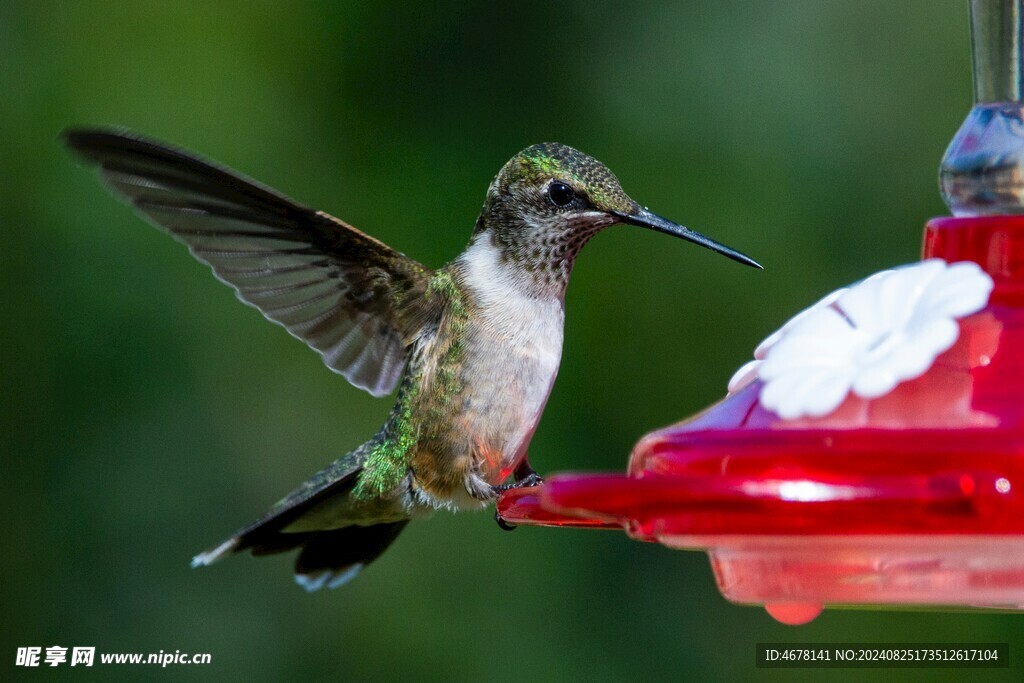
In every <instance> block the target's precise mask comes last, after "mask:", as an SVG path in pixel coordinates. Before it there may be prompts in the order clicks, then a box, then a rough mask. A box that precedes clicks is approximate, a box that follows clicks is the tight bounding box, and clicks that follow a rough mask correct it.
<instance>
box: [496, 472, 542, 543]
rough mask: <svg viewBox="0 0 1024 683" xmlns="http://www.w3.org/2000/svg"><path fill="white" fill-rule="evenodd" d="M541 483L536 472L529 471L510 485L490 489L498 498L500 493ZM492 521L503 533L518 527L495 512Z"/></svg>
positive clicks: (540, 478)
mask: <svg viewBox="0 0 1024 683" xmlns="http://www.w3.org/2000/svg"><path fill="white" fill-rule="evenodd" d="M543 483H544V478H543V477H541V476H540V475H539V474H537V473H536V472H534V471H533V470H530V472H529V473H528V474H527V475H526V476H525V477H523V478H522V479H519V480H517V481H514V482H512V483H511V484H501V485H499V486H494V487H492V490H493V491H494V495H495V496H498V495H500V494H502V493H505V492H506V491H511V490H512V489H525V488H529V487H531V486H540V485H541V484H543ZM494 521H495V522H497V523H498V526H499V527H500V528H501V529H502V530H503V531H515V530H516V528H517V526H518V525H516V524H512V523H511V522H509V521H507V520H506V519H505V518H504V517H502V516H501V513H500V512H498V511H497V510H495V511H494Z"/></svg>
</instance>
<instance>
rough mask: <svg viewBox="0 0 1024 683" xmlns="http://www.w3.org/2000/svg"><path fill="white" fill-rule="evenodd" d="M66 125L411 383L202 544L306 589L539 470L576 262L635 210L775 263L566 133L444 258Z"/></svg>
mask: <svg viewBox="0 0 1024 683" xmlns="http://www.w3.org/2000/svg"><path fill="white" fill-rule="evenodd" d="M62 137H63V140H64V142H65V143H66V145H67V146H68V147H69V148H70V149H71V150H72V151H73V152H74V153H76V154H77V155H78V156H79V157H80V158H82V159H84V160H85V161H86V162H88V163H90V164H92V165H95V166H98V168H99V175H100V176H101V179H102V180H103V181H104V182H105V184H106V185H107V187H108V188H109V189H110V191H111V192H112V193H113V194H114V195H115V196H117V197H118V198H120V199H121V200H122V201H124V202H126V203H128V204H129V205H131V206H132V207H133V208H134V209H135V211H136V212H137V213H138V214H140V215H141V216H142V217H143V218H145V219H147V220H148V221H149V222H150V223H152V224H153V225H155V226H156V227H157V228H159V229H161V230H163V231H164V232H167V233H169V234H170V235H171V236H172V237H174V238H175V239H177V240H178V241H180V242H183V243H184V244H185V245H186V246H187V247H188V249H189V251H190V252H191V253H192V255H193V256H194V257H195V258H196V259H198V260H199V261H201V262H203V263H205V264H207V265H208V266H209V267H210V268H211V269H212V270H213V273H214V275H215V276H216V277H217V279H219V280H220V281H221V282H224V283H225V284H227V285H228V286H230V287H231V288H233V289H234V290H235V293H236V295H237V296H238V298H239V299H240V300H241V301H243V302H244V303H246V304H248V305H250V306H253V307H255V308H257V309H258V310H259V311H260V312H261V313H262V314H263V315H264V316H265V317H266V318H267V319H269V320H271V321H273V322H275V323H277V324H278V325H281V326H283V327H284V328H285V329H286V330H287V331H288V332H289V333H290V334H291V335H292V336H294V337H296V338H298V339H300V340H302V341H303V342H305V343H306V344H307V345H308V346H309V347H310V348H312V349H313V350H314V351H316V352H317V353H319V354H320V356H321V357H322V358H323V362H324V364H325V365H327V367H328V368H330V369H331V370H333V371H334V372H336V373H339V374H341V375H342V376H344V377H345V378H346V379H347V380H348V381H349V382H351V383H352V384H353V385H355V386H356V387H359V388H361V389H364V390H366V391H368V392H369V393H370V394H372V395H373V396H377V397H380V396H385V395H387V394H390V393H392V392H393V391H395V389H396V388H397V393H396V400H395V404H394V408H392V410H391V411H390V413H389V415H388V417H387V420H386V421H385V423H384V425H383V426H382V427H381V428H380V430H379V431H377V433H376V434H375V435H374V436H373V437H372V438H370V439H369V440H368V441H367V442H366V443H364V444H362V445H361V446H359V447H358V448H356V449H355V450H353V451H351V452H350V453H347V454H346V455H343V456H341V457H340V458H338V459H337V460H335V461H334V462H332V463H331V464H329V465H327V466H326V467H325V468H324V469H322V470H320V471H319V472H317V473H316V474H314V475H313V476H312V477H310V478H309V480H308V481H306V482H305V483H303V484H302V485H301V486H299V487H298V488H297V489H295V490H294V491H292V492H291V493H289V494H288V495H287V496H285V497H284V498H282V499H281V500H280V501H279V502H278V503H276V504H275V505H273V506H272V507H270V509H269V511H268V512H267V513H266V514H265V515H263V516H262V517H260V518H259V519H257V520H256V521H255V522H253V523H252V524H250V525H248V526H246V527H243V528H242V529H241V530H240V531H238V532H237V533H235V534H234V535H233V536H231V537H230V538H228V539H227V540H225V541H224V542H222V543H220V544H218V545H216V546H214V547H212V548H211V549H210V550H207V551H206V552H203V553H200V554H199V555H196V556H195V558H194V559H193V561H192V565H193V566H194V567H199V566H206V565H210V564H213V563H214V562H217V561H218V560H221V559H223V558H224V557H227V556H229V555H232V554H236V553H241V552H244V551H249V552H251V553H252V554H253V555H255V556H260V555H268V554H273V553H282V552H288V551H293V550H298V555H297V559H296V562H295V580H296V581H297V583H298V584H299V585H300V586H302V587H304V588H305V589H307V590H309V591H315V590H318V589H320V588H323V587H329V588H335V587H337V586H340V585H342V584H344V583H346V582H348V581H349V580H350V579H352V578H353V577H355V576H356V575H357V574H358V573H359V572H360V571H361V570H362V569H363V568H365V567H366V566H367V565H369V564H370V563H371V562H373V561H374V560H375V559H377V557H379V556H380V555H381V553H383V552H384V550H385V549H387V547H388V546H389V545H390V544H391V543H392V542H393V541H394V540H395V539H396V537H397V536H398V535H399V534H400V533H401V531H402V530H403V529H404V528H405V526H406V525H407V524H408V522H409V521H410V520H411V519H413V518H415V517H420V516H424V515H426V514H429V513H430V512H432V511H434V510H436V509H449V510H464V509H479V508H482V507H485V506H486V505H487V504H488V503H489V502H491V501H493V500H494V499H495V498H496V496H497V495H498V494H500V493H501V492H502V491H504V490H507V489H509V488H514V487H521V486H533V485H537V484H539V483H541V482H542V480H541V478H540V477H539V476H538V475H537V473H536V472H535V471H534V470H533V468H532V467H531V466H530V462H529V459H528V457H527V447H528V445H529V443H530V440H531V439H532V437H533V433H534V430H535V429H536V426H537V422H538V421H539V419H540V416H541V414H542V412H543V411H544V407H545V404H546V403H547V400H548V395H549V393H550V392H551V388H552V385H553V383H554V381H555V375H556V374H557V372H558V366H559V362H560V360H561V354H562V337H563V325H564V320H565V291H566V286H567V285H568V282H569V276H570V274H571V272H572V268H573V264H574V262H575V260H576V256H577V254H578V253H579V251H580V249H581V248H582V247H583V246H584V245H585V244H586V243H587V241H588V240H590V238H592V237H593V236H594V235H595V234H597V233H598V232H600V231H601V230H603V229H604V228H607V227H609V226H611V225H615V224H626V225H633V226H640V227H643V228H649V229H652V230H656V231H659V232H662V233H667V234H669V235H673V236H675V237H680V238H682V239H684V240H688V241H690V242H693V243H696V244H699V245H701V246H703V247H707V248H709V249H711V250H712V251H715V252H718V253H719V254H723V255H725V256H727V257H729V258H731V259H733V260H735V261H738V262H740V263H743V264H746V265H749V266H754V267H757V268H760V267H761V266H760V265H758V264H757V262H755V261H754V260H753V259H751V258H750V257H748V256H745V255H744V254H742V253H740V252H738V251H736V250H734V249H731V248H729V247H727V246H725V245H723V244H720V243H718V242H716V241H714V240H712V239H710V238H708V237H705V236H704V235H702V234H700V233H697V232H694V231H693V230H690V229H688V228H685V227H683V226H681V225H679V224H677V223H674V222H672V221H670V220H668V219H666V218H662V217H660V216H658V215H656V214H654V213H652V212H651V211H649V210H648V209H647V208H646V207H644V206H641V205H640V204H638V203H637V202H635V201H633V200H632V199H631V198H630V197H629V196H628V195H627V194H626V193H625V192H624V191H623V190H622V188H621V186H620V184H619V181H618V179H616V177H615V175H613V174H612V172H611V171H610V170H608V168H607V167H605V166H604V165H603V164H602V163H600V162H599V161H597V160H595V159H593V158H592V157H589V156H587V155H586V154H583V153H582V152H579V151H577V150H575V149H573V148H572V147H568V146H566V145H562V144H558V143H542V144H537V145H533V146H531V147H527V148H526V149H524V150H523V151H521V152H519V153H518V154H516V155H515V156H513V157H512V158H511V159H510V160H509V161H508V162H507V163H506V164H505V165H504V166H503V167H502V168H501V170H500V171H499V172H498V174H497V176H495V178H494V179H493V181H492V182H491V184H490V186H489V187H488V189H487V194H486V198H485V200H484V203H483V208H482V209H481V211H480V215H479V217H478V218H477V221H476V225H475V227H474V229H473V232H472V236H471V238H470V241H469V244H468V246H467V247H466V248H465V250H464V251H463V252H462V253H461V254H459V255H458V256H457V257H456V258H455V259H454V260H452V261H451V262H449V263H448V264H447V265H445V266H443V267H441V268H438V269H436V270H432V269H430V268H427V267H426V266H424V265H422V264H420V263H418V262H417V261H415V260H413V259H411V258H409V257H407V256H405V255H404V254H401V253H399V252H398V251H396V250H394V249H392V248H391V247H389V246H387V245H386V244H384V243H382V242H380V241H378V240H376V239H374V238H373V237H371V236H369V235H367V234H365V233H363V232H360V231H359V230H357V229H356V228H354V227H352V226H351V225H349V224H348V223H346V222H344V221H342V220H340V219H338V218H335V217H334V216H331V215H330V214H327V213H324V212H323V211H317V210H315V209H312V208H310V207H307V206H304V205H303V204H300V203H298V202H296V201H294V200H292V199H290V198H288V197H286V196H285V195H283V194H281V193H279V192H277V191H275V190H273V189H271V188H269V187H267V186H266V185H263V184H260V183H258V182H256V181H254V180H252V179H250V178H247V177H245V176H243V175H241V174H239V173H236V172H235V171H232V170H230V169H228V168H226V167H224V166H220V165H217V164H214V163H211V162H208V161H206V160H204V159H202V158H200V157H198V156H195V155H193V154H191V153H188V152H185V151H183V150H180V149H177V148H175V147H172V146H169V145H166V144H163V143H161V142H157V141H154V140H150V139H147V138H144V137H141V136H138V135H135V134H132V133H127V132H122V131H116V130H107V129H85V128H82V129H70V130H67V131H65V132H64V133H63V136H62ZM510 476H511V477H512V482H511V483H504V482H506V480H508V478H509V477H510ZM499 522H500V518H499Z"/></svg>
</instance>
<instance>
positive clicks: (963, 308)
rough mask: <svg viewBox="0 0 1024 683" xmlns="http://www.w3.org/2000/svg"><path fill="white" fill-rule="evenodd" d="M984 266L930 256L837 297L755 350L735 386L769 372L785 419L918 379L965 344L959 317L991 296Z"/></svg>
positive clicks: (766, 377)
mask: <svg viewBox="0 0 1024 683" xmlns="http://www.w3.org/2000/svg"><path fill="white" fill-rule="evenodd" d="M992 286H993V283H992V278H990V277H989V276H988V275H987V274H986V273H984V272H983V271H982V270H981V268H979V267H978V265H977V264H976V263H972V262H969V261H964V262H960V263H954V264H947V263H946V262H945V261H943V260H941V259H929V260H927V261H922V262H920V263H915V264H912V265H908V266H903V267H901V268H895V269H893V270H885V271H882V272H880V273H876V274H875V275H872V276H871V277H869V278H867V279H865V280H862V281H861V282H859V283H857V284H855V285H852V286H851V287H848V288H846V289H840V290H837V291H835V292H833V293H832V294H829V295H828V296H826V297H825V298H824V299H822V300H821V301H819V302H818V303H816V304H815V305H814V306H811V307H810V308H808V309H807V310H805V311H803V312H802V313H800V314H798V315H797V316H795V317H794V318H793V319H792V320H790V321H789V322H788V323H786V324H785V325H784V326H783V327H782V329H780V330H779V331H778V332H776V333H774V334H772V335H771V336H769V337H768V338H767V339H765V340H764V341H763V342H761V344H760V345H759V346H758V347H757V350H755V351H754V358H755V360H753V361H751V362H750V363H747V364H746V365H744V366H743V367H741V368H740V369H739V370H738V371H737V372H736V374H735V375H733V377H732V379H731V380H730V382H729V391H730V393H733V392H736V391H739V390H740V389H742V388H743V387H744V386H746V385H747V384H749V383H750V382H752V381H753V380H754V379H760V380H761V381H762V382H763V383H764V385H763V387H762V389H761V396H760V401H761V404H762V405H763V406H764V407H765V408H767V409H769V410H771V411H773V412H775V413H776V414H778V415H779V417H781V418H783V419H787V420H789V419H795V418H799V417H821V416H823V415H828V414H829V413H831V412H832V411H833V410H835V409H836V408H838V407H839V405H840V404H841V403H842V402H843V401H844V400H845V399H846V397H847V396H848V395H849V394H850V392H851V391H852V392H853V393H854V394H856V395H857V396H860V397H861V398H866V399H872V398H879V397H881V396H884V395H886V394H888V393H889V392H890V391H892V390H893V389H894V388H895V387H896V386H897V385H898V384H899V383H900V382H905V381H907V380H911V379H915V378H917V377H920V376H921V375H923V374H924V373H925V372H926V371H927V370H928V368H930V367H931V365H932V363H933V362H934V361H935V358H936V357H938V355H939V354H941V353H942V352H944V351H946V350H947V349H949V348H950V347H951V346H953V344H954V343H956V340H957V337H958V336H959V334H960V326H959V325H958V324H957V322H956V320H957V319H958V318H962V317H964V316H966V315H970V314H971V313H975V312H977V311H979V310H981V309H982V308H984V306H985V304H986V303H988V298H989V295H990V294H991V292H992Z"/></svg>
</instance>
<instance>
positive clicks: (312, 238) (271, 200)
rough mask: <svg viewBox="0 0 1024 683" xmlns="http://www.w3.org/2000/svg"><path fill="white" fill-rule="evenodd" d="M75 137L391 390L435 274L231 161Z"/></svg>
mask: <svg viewBox="0 0 1024 683" xmlns="http://www.w3.org/2000/svg"><path fill="white" fill-rule="evenodd" d="M63 137H64V140H65V142H66V143H67V145H68V146H69V147H70V148H71V149H72V150H74V151H75V152H76V153H78V154H79V155H80V156H82V157H83V158H85V159H86V160H88V161H90V162H92V163H94V164H98V165H99V171H100V176H101V177H102V178H103V180H104V181H106V183H107V185H108V186H109V187H110V188H111V190H112V191H113V193H114V194H115V195H117V196H118V197H119V198H121V199H122V200H124V201H125V202H127V203H128V204H130V205H132V206H133V207H134V208H135V209H136V211H137V212H138V213H140V214H141V215H142V216H143V217H145V218H146V219H148V220H149V221H150V222H152V223H153V224H154V225H156V226H157V227H159V228H160V229H162V230H164V231H166V232H168V233H170V234H171V235H172V236H173V237H175V238H176V239H178V240H179V241H181V242H184V243H185V244H186V245H188V248H189V250H190V251H191V252H192V255H193V256H195V257H196V258H197V259H199V260H200V261H202V262H203V263H206V264H208V265H209V266H210V267H211V268H212V269H213V272H214V274H215V275H216V276H217V278H218V279H220V280H221V281H223V282H225V283H227V284H228V285H230V286H231V287H232V288H234V290H235V292H236V293H237V295H238V297H239V299H241V300H242V301H244V302H245V303H247V304H249V305H251V306H254V307H256V308H258V309H259V310H260V311H261V312H262V313H263V315H265V316H266V317H267V318H268V319H270V320H272V321H274V322H276V323H278V324H280V325H282V326H283V327H284V328H285V329H287V330H288V332H290V333H291V334H292V335H293V336H295V337H297V338H299V339H301V340H302V341H304V342H306V344H308V345H309V346H310V347H311V348H313V349H314V350H316V351H317V352H318V353H319V354H320V355H321V356H323V360H324V363H325V364H326V365H327V366H328V367H329V368H331V369H332V370H334V371H335V372H338V373H340V374H342V375H344V376H345V378H346V379H348V381H350V382H351V383H352V384H354V385H355V386H357V387H360V388H361V389H366V390H367V391H369V392H370V393H371V394H373V395H374V396H383V395H384V394H387V393H390V392H391V391H392V389H394V387H395V384H396V383H397V382H398V379H399V377H400V376H401V374H402V369H403V367H404V365H405V350H406V348H407V346H408V345H409V343H410V342H411V341H412V339H413V337H414V336H415V334H416V332H417V331H418V330H419V329H420V327H421V326H422V324H423V323H424V321H425V320H426V318H427V317H428V316H429V314H430V311H428V310H427V306H428V303H427V298H426V297H425V296H424V293H425V290H426V287H427V283H428V281H429V278H430V275H431V272H430V271H429V270H427V269H426V268H424V267H423V266H422V265H420V264H419V263H417V262H416V261H414V260H412V259H410V258H407V257H406V256H404V255H403V254H400V253H399V252H397V251H395V250H394V249H392V248H390V247H388V246H387V245H385V244H383V243H381V242H379V241H377V240H375V239H374V238H372V237H370V236H369V235H366V234H364V233H362V232H360V231H358V230H356V229H355V228H353V227H352V226H350V225H348V224H346V223H344V222H343V221H340V220H338V219H337V218H334V217H333V216H330V215H328V214H326V213H323V212H320V211H314V210H313V209H310V208H308V207H306V206H303V205H301V204H298V203H297V202H294V201H292V200H291V199H289V198H288V197H285V196H284V195H282V194H280V193H278V192H276V191H274V190H272V189H270V188H268V187H266V186H264V185H261V184H259V183H257V182H255V181H253V180H250V179H249V178H246V177H245V176H242V175H240V174H238V173H235V172H234V171H231V170H229V169H227V168H224V167H221V166H217V165H214V164H211V163H209V162H207V161H204V160H202V159H200V158H198V157H195V156H193V155H191V154H189V153H186V152H183V151H180V150H177V149H174V148H172V147H168V146H166V145H163V144H160V143H157V142H153V141H150V140H146V139H143V138H140V137H137V136H135V135H129V134H124V133H119V132H113V131H106V130H91V129H76V130H69V131H66V132H65V133H64V136H63Z"/></svg>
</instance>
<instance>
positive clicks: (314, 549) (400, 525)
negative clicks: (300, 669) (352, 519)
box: [192, 519, 409, 592]
mask: <svg viewBox="0 0 1024 683" xmlns="http://www.w3.org/2000/svg"><path fill="white" fill-rule="evenodd" d="M408 523H409V520H407V519H404V520H401V521H398V522H390V523H386V524H374V525H373V526H348V527H344V528H341V529H331V530H328V531H305V532H298V533H284V532H281V531H279V530H277V529H276V528H272V527H271V528H267V529H261V528H259V527H257V528H256V529H251V530H249V531H248V532H247V533H246V534H244V535H239V536H233V537H232V538H230V539H228V540H227V541H225V542H224V543H221V544H220V545H219V546H217V547H216V548H213V549H211V550H208V551H206V552H205V553H200V554H199V555H196V556H195V557H194V558H192V566H193V567H203V566H207V565H210V564H213V563H214V562H217V561H218V560H220V559H222V558H224V557H227V556H228V555H231V554H233V553H235V552H239V551H242V550H249V551H250V552H252V554H253V555H255V556H261V555H273V554H276V553H284V552H288V551H289V550H294V549H295V548H301V550H300V551H299V555H298V557H297V558H296V560H295V582H296V583H298V584H299V585H300V586H302V587H303V588H305V589H306V590H307V591H310V592H312V591H316V590H319V589H321V588H323V587H325V586H326V587H327V588H337V587H338V586H341V585H343V584H346V583H348V582H349V581H351V580H352V579H354V578H355V577H356V575H358V574H359V572H360V571H362V570H363V569H364V568H365V567H366V566H367V565H368V564H370V563H371V562H373V561H374V560H376V559H377V558H378V557H380V556H381V554H382V553H383V552H384V551H385V550H387V549H388V546H390V545H391V544H392V543H393V542H394V540H395V539H396V538H398V534H400V533H401V532H402V529H404V528H405V525H406V524H408ZM261 532H262V533H261Z"/></svg>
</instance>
